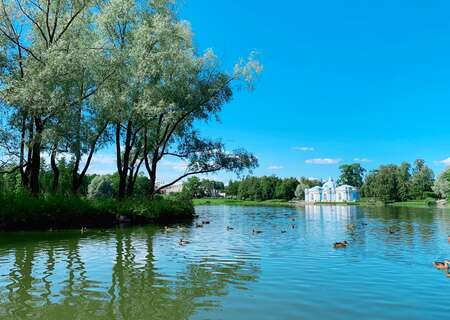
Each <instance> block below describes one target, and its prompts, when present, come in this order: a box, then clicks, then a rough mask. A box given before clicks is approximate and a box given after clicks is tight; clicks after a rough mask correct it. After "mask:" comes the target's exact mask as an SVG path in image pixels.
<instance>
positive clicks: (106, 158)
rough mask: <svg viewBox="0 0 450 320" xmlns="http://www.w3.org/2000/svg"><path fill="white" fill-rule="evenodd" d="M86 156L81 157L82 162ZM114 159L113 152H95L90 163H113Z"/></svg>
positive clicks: (114, 162)
mask: <svg viewBox="0 0 450 320" xmlns="http://www.w3.org/2000/svg"><path fill="white" fill-rule="evenodd" d="M86 158H87V157H86V156H85V157H83V162H84V161H86ZM116 161H117V159H116V156H115V155H113V154H95V155H94V156H93V157H92V164H107V165H115V164H116Z"/></svg>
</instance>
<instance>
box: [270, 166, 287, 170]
mask: <svg viewBox="0 0 450 320" xmlns="http://www.w3.org/2000/svg"><path fill="white" fill-rule="evenodd" d="M267 169H269V170H281V169H283V167H282V166H268V167H267Z"/></svg>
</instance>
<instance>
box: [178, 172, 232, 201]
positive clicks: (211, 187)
mask: <svg viewBox="0 0 450 320" xmlns="http://www.w3.org/2000/svg"><path fill="white" fill-rule="evenodd" d="M224 190H225V184H224V183H223V182H222V181H214V180H208V179H200V178H198V177H190V178H189V179H188V180H186V181H185V182H184V183H183V190H182V194H183V196H185V197H186V198H189V199H198V198H211V197H217V196H218V195H219V193H221V192H223V191H224Z"/></svg>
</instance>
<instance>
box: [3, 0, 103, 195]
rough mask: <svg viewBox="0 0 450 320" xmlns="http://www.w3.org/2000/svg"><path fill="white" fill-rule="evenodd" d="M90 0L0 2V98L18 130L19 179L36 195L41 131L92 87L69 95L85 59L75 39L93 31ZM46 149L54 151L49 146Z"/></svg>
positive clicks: (87, 45)
mask: <svg viewBox="0 0 450 320" xmlns="http://www.w3.org/2000/svg"><path fill="white" fill-rule="evenodd" d="M93 5H94V2H90V1H87V0H82V1H73V0H61V1H41V0H38V1H31V0H16V1H8V0H3V1H2V2H1V4H0V35H1V36H2V38H3V39H4V41H5V43H6V46H7V49H6V50H4V51H6V52H7V53H8V54H7V57H8V59H9V65H10V68H9V72H7V73H6V74H5V76H4V77H3V78H2V84H3V85H2V87H1V96H2V99H3V100H4V101H5V102H6V103H7V104H8V105H9V106H10V115H11V122H10V125H11V126H12V127H15V128H16V129H17V131H18V132H19V134H18V137H20V138H19V142H18V143H17V144H18V148H17V150H20V151H19V155H18V158H19V159H18V163H19V170H20V172H21V175H22V181H23V183H24V184H25V185H27V186H28V187H29V189H30V191H31V192H32V193H33V194H38V193H39V173H40V168H41V153H42V151H43V149H44V148H45V144H46V141H45V140H44V139H45V135H46V133H47V131H48V130H49V128H50V127H51V126H52V125H54V124H55V123H58V122H59V120H56V119H58V117H59V116H62V115H63V114H64V113H66V112H67V111H68V110H70V109H71V108H72V107H74V106H76V105H78V104H80V103H82V102H83V101H84V100H85V99H87V98H89V97H90V96H91V95H93V94H94V93H95V91H96V86H95V85H93V86H88V85H87V86H86V87H85V90H83V92H82V93H81V94H73V84H74V83H75V80H76V79H75V78H74V77H76V76H77V75H78V74H79V70H80V69H82V68H83V66H84V63H85V62H86V52H89V50H91V49H93V48H91V47H90V46H91V45H92V44H91V43H80V41H77V40H80V39H81V38H82V37H81V36H80V35H82V34H89V33H92V32H93V29H92V21H93V19H92V15H94V14H95V10H93V9H92V8H93ZM51 148H53V149H54V150H56V149H57V148H56V147H55V145H54V144H52V145H51Z"/></svg>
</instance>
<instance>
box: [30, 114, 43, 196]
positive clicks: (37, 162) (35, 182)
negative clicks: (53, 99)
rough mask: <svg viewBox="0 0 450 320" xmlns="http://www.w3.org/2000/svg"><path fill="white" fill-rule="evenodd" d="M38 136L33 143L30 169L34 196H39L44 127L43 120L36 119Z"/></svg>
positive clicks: (31, 187)
mask: <svg viewBox="0 0 450 320" xmlns="http://www.w3.org/2000/svg"><path fill="white" fill-rule="evenodd" d="M34 125H35V128H36V134H35V136H34V139H33V143H32V155H31V166H30V167H31V168H30V190H31V194H32V195H34V196H37V195H39V191H40V190H39V174H40V171H41V147H42V146H41V139H42V131H43V130H44V126H43V124H42V120H41V119H39V118H38V117H35V118H34Z"/></svg>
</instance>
